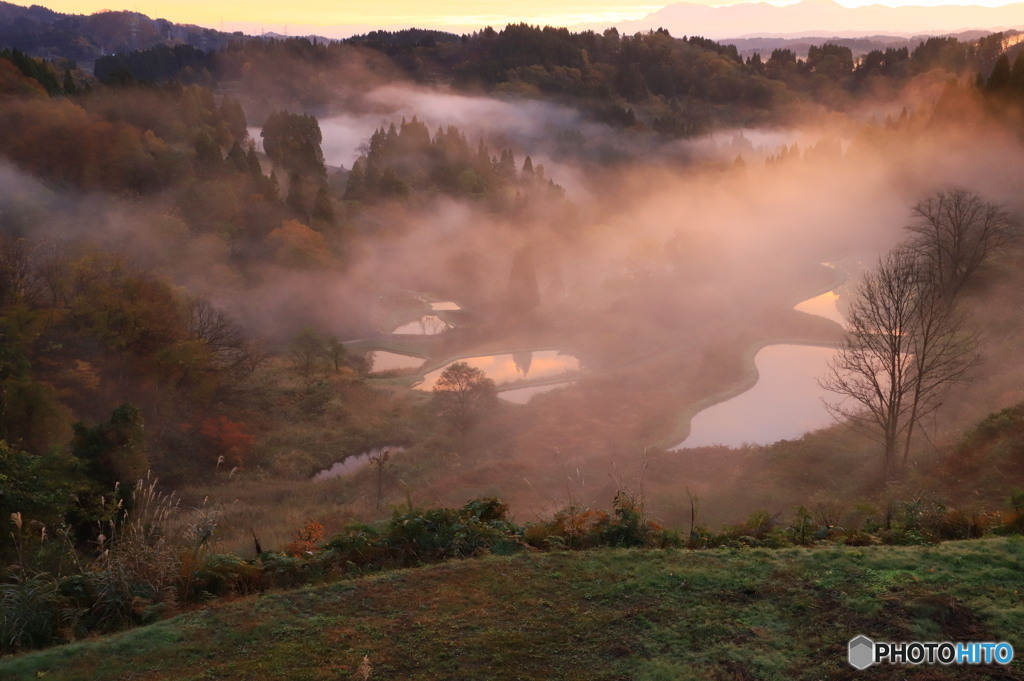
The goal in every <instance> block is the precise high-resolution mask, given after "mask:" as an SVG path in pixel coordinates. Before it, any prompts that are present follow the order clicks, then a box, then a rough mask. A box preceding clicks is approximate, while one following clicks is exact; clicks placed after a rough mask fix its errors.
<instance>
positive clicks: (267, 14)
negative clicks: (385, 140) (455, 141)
mask: <svg viewBox="0 0 1024 681" xmlns="http://www.w3.org/2000/svg"><path fill="white" fill-rule="evenodd" d="M694 1H695V2H697V3H699V4H706V5H716V6H717V5H723V4H736V3H733V2H730V1H729V0H694ZM1011 1H1012V0H960V1H959V2H948V1H944V0H884V1H882V2H880V1H879V0H840V2H839V4H842V5H844V6H847V7H855V6H860V5H867V4H887V5H890V6H908V5H930V6H935V5H949V4H961V5H963V4H971V5H986V6H999V5H1003V4H1009V3H1010V2H1011ZM117 2H118V0H38V4H41V5H43V6H45V7H48V8H50V9H52V10H55V11H57V12H63V13H68V14H92V13H93V12H97V11H101V10H104V9H112V10H132V11H137V12H141V13H142V14H145V15H147V16H150V17H152V18H163V19H168V20H170V21H174V22H177V23H189V24H198V25H200V26H206V27H209V28H217V29H222V30H226V31H234V30H241V31H244V32H246V33H262V32H264V31H273V32H277V33H283V34H288V35H306V34H309V33H318V34H321V35H328V36H331V37H336V36H333V35H331V31H328V30H325V29H327V28H329V27H332V26H335V27H337V26H348V27H354V28H355V29H356V30H357V31H358V30H369V29H374V28H385V27H388V28H394V27H410V26H416V27H420V28H439V29H444V30H475V29H478V28H483V27H485V26H495V27H502V26H504V25H506V24H508V23H516V22H526V23H529V24H536V25H549V26H576V25H579V24H607V25H608V26H611V25H613V24H615V23H616V22H619V21H628V20H636V19H642V18H643V17H645V16H647V15H648V14H650V13H652V12H655V11H657V10H659V9H661V8H662V7H664V6H666V5H669V4H672V2H673V0H663V1H661V2H657V0H653V1H652V0H641V1H639V2H629V1H628V0H517V2H515V3H510V2H507V1H501V2H498V1H496V0H430V1H429V2H424V1H423V0H375V1H374V2H366V1H365V0H357V1H353V0H342V1H340V2H339V1H338V0H292V1H291V2H280V0H273V1H271V0H248V1H243V0H221V1H220V2H216V3H211V2H209V0H124V1H123V3H122V4H114V3H117ZM16 4H23V5H28V4H30V3H28V2H18V3H16ZM771 4H777V5H783V4H789V2H787V1H786V0H772V3H771ZM349 33H351V31H349Z"/></svg>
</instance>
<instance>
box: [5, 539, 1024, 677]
mask: <svg viewBox="0 0 1024 681" xmlns="http://www.w3.org/2000/svg"><path fill="white" fill-rule="evenodd" d="M1022 569H1024V539H1021V538H1020V537H1012V538H1000V539H985V540H977V541H971V542H950V543H946V544H942V545H938V546H930V547H893V546H875V547H867V548H843V547H839V548H835V547H830V548H817V549H802V548H801V549H798V548H793V549H782V550H775V551H772V550H766V549H744V550H707V551H698V552H693V551H686V550H608V549H605V550H596V551H588V552H579V553H569V552H566V553H550V554H532V555H519V556H514V557H497V556H490V557H486V558H482V559H472V560H465V561H453V562H449V563H445V564H441V565H435V566H430V567H424V568H418V569H410V570H400V571H395V572H390V573H385V574H381V575H376V576H373V577H368V578H364V579H360V580H356V581H351V582H342V583H336V584H332V585H328V586H321V587H315V588H306V589H301V590H296V591H291V592H283V593H276V594H268V595H263V596H259V597H253V598H248V599H244V600H238V601H234V602H229V603H223V604H220V605H216V606H214V607H211V608H209V609H205V610H200V611H196V612H192V613H188V614H184V615H181V616H179V617H176V618H174V619H171V620H166V621H163V622H159V623H157V624H154V625H152V626H148V627H143V628H139V629H136V630H132V631H129V632H125V633H123V634H120V635H115V636H110V637H106V638H102V639H96V640H88V641H82V642H78V643H75V644H71V645H66V646H63V647H59V648H54V649H51V650H46V651H41V652H37V653H32V654H26V655H22V656H18V657H13V658H7V659H4V660H0V678H3V679H10V680H11V681H15V680H19V681H20V680H22V679H26V680H27V679H38V678H46V679H52V680H55V681H58V680H63V679H67V680H69V681H70V680H75V681H79V680H82V679H95V680H97V681H100V680H104V679H111V680H113V679H118V680H127V679H133V680H143V679H145V680H151V681H164V680H172V679H173V680H174V681H189V680H192V679H196V680H198V679H253V680H254V681H255V680H257V679H258V680H261V681H262V680H264V679H265V680H268V681H273V680H274V679H282V680H284V679H308V680H317V679H350V678H358V677H357V670H358V668H359V664H360V662H361V661H362V659H363V656H364V655H366V656H368V657H369V660H370V664H371V666H372V667H373V673H372V677H371V678H373V679H424V680H432V679H473V680H481V681H482V680H485V679H496V680H497V679H500V680H505V679H581V680H583V679H586V680H591V679H637V680H652V681H653V680H660V679H666V680H667V679H780V680H782V679H820V678H829V679H831V678H855V677H859V676H861V675H863V676H864V677H865V678H867V677H870V678H921V679H925V678H927V679H945V678H979V677H985V676H989V675H991V676H992V677H993V678H1003V679H1024V664H1021V662H1020V661H1019V660H1018V661H1015V662H1014V664H1013V665H1012V666H1011V667H1009V668H996V667H986V668H962V667H957V666H952V667H948V668H947V667H922V668H919V669H915V668H904V667H885V668H873V669H871V670H868V671H867V672H855V671H854V670H853V669H852V668H851V667H849V666H848V665H847V663H846V644H847V641H848V640H849V639H850V638H852V637H853V636H854V635H856V634H860V633H863V634H866V635H868V636H871V637H872V638H875V639H876V640H891V641H901V640H913V639H919V638H923V639H927V640H951V641H987V640H996V641H1000V640H1007V641H1009V642H1010V643H1012V644H1013V646H1014V648H1015V649H1016V650H1017V651H1024V637H1022V635H1021V632H1024V607H1022V599H1021V588H1022V582H1021V578H1020V575H1021V574H1022ZM1019 654H1020V653H1019Z"/></svg>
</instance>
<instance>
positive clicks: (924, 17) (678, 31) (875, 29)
mask: <svg viewBox="0 0 1024 681" xmlns="http://www.w3.org/2000/svg"><path fill="white" fill-rule="evenodd" d="M580 28H582V27H580ZM586 28H592V29H595V30H603V29H604V28H607V26H599V25H587V26H586ZM617 28H618V30H619V32H620V33H627V34H632V33H636V32H637V31H648V30H652V29H657V28H665V29H667V30H668V31H669V33H671V34H672V35H674V36H692V35H699V36H703V37H705V38H712V39H714V40H722V39H725V38H744V37H787V38H796V37H802V36H820V35H826V36H841V37H855V36H864V35H878V34H884V35H887V36H912V35H921V34H933V35H934V34H946V33H961V32H964V31H971V30H979V31H983V32H985V33H991V32H996V31H1001V30H1005V29H1024V3H1015V4H1012V5H1003V6H1002V7H983V6H980V5H947V6H940V7H888V6H885V5H870V6H866V7H854V8H847V7H843V6H842V5H840V4H838V3H836V2H832V0H802V1H801V2H798V3H796V4H794V5H786V6H784V7H777V6H775V5H769V4H767V3H763V2H759V3H753V4H743V5H727V6H722V7H709V6H707V5H700V4H696V3H690V2H677V3H674V4H672V5H668V6H667V7H664V8H662V9H660V10H658V11H657V12H654V13H652V14H649V15H647V16H646V17H644V18H643V19H639V20H637V21H623V22H619V24H618V26H617Z"/></svg>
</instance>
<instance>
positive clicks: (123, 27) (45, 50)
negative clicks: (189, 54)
mask: <svg viewBox="0 0 1024 681" xmlns="http://www.w3.org/2000/svg"><path fill="white" fill-rule="evenodd" d="M231 38H232V35H231V34H228V33H223V32H221V31H215V30H213V29H209V28H203V27H201V26H192V25H188V24H175V23H172V22H170V21H167V20H166V19H151V18H149V17H147V16H146V15H145V14H139V13H138V12H127V11H119V12H114V11H105V12H97V13H95V14H89V15H85V14H61V13H59V12H54V11H53V10H50V9H47V8H45V7H40V6H39V5H32V6H31V7H23V6H21V5H15V4H12V3H9V2H3V1H2V0H0V47H12V48H17V49H19V50H22V51H24V52H27V53H28V54H31V55H34V56H37V57H45V58H47V59H54V58H58V57H63V58H68V59H73V60H75V61H76V62H78V63H79V65H80V66H84V67H85V68H90V67H91V64H92V62H93V61H94V60H95V59H96V58H97V57H99V56H102V55H104V54H113V53H117V52H125V51H131V50H136V49H137V50H144V49H146V48H149V47H153V46H154V45H159V44H168V45H174V44H189V45H192V46H193V47H197V48H200V49H204V50H205V49H216V48H219V47H223V46H224V45H226V44H227V42H228V41H229V40H230V39H231Z"/></svg>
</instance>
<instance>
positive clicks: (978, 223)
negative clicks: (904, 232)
mask: <svg viewBox="0 0 1024 681" xmlns="http://www.w3.org/2000/svg"><path fill="white" fill-rule="evenodd" d="M907 229H908V230H909V231H910V232H911V233H912V235H913V236H912V237H911V239H910V247H911V249H913V251H914V252H915V253H917V254H918V256H919V257H921V259H922V260H923V261H924V262H926V263H928V264H929V266H930V269H931V271H932V272H933V273H934V275H935V276H936V278H937V283H938V284H939V285H940V286H941V287H942V288H944V289H945V291H946V292H947V293H948V294H949V295H956V294H957V293H958V292H959V291H960V289H961V288H962V287H963V285H964V283H966V282H967V280H968V279H969V278H970V277H971V275H973V274H974V272H975V271H976V270H977V269H978V267H980V266H981V264H982V263H983V262H984V261H985V258H986V257H987V256H988V254H989V253H990V252H992V250H994V249H996V248H999V247H1000V246H1004V245H1006V244H1007V243H1009V242H1010V241H1011V240H1013V239H1015V238H1016V237H1017V235H1018V231H1019V225H1018V224H1017V222H1016V221H1015V220H1014V219H1013V218H1012V217H1011V216H1010V214H1009V213H1007V211H1006V210H1005V209H1004V208H1003V207H1002V206H1000V205H999V204H997V203H993V202H990V201H985V200H984V199H982V198H981V197H980V196H978V195H977V194H975V193H974V192H971V191H969V190H967V189H963V188H956V189H952V190H950V191H946V192H939V193H938V194H935V195H934V196H931V197H929V198H927V199H925V200H924V201H922V202H921V203H919V204H917V205H916V206H915V207H914V211H913V219H912V222H911V223H910V224H909V225H907Z"/></svg>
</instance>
